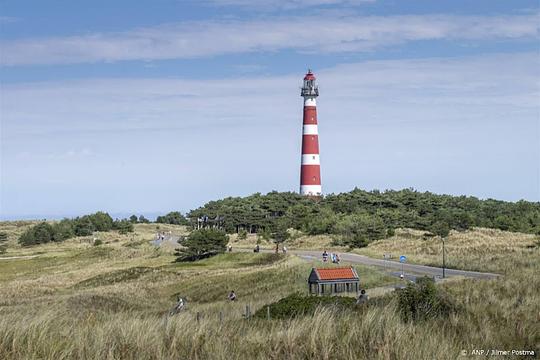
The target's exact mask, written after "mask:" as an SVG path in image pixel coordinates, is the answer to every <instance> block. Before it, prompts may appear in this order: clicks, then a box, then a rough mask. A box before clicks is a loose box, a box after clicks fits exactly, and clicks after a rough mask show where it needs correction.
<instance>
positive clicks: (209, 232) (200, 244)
mask: <svg viewBox="0 0 540 360" xmlns="http://www.w3.org/2000/svg"><path fill="white" fill-rule="evenodd" d="M228 242H229V236H228V235H227V234H226V233H225V232H224V231H221V230H217V229H200V230H194V231H192V232H191V234H189V236H187V237H186V238H185V239H184V241H183V242H182V245H183V246H184V248H182V249H178V250H177V251H176V254H175V255H176V256H177V259H176V261H195V260H199V259H203V258H207V257H210V256H213V255H217V254H219V253H223V252H225V250H226V247H227V243H228Z"/></svg>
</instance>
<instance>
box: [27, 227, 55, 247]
mask: <svg viewBox="0 0 540 360" xmlns="http://www.w3.org/2000/svg"><path fill="white" fill-rule="evenodd" d="M53 240H54V229H53V227H52V226H51V224H48V223H46V222H41V223H39V224H37V225H34V226H32V227H31V228H30V229H28V230H26V231H25V232H24V233H22V235H21V236H20V237H19V243H20V244H21V245H23V246H30V245H37V244H45V243H48V242H51V241H53Z"/></svg>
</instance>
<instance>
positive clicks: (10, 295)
mask: <svg viewBox="0 0 540 360" xmlns="http://www.w3.org/2000/svg"><path fill="white" fill-rule="evenodd" d="M141 225H142V224H141ZM0 231H1V227H0ZM155 231H156V228H155V225H154V224H150V225H146V224H144V226H140V225H137V226H136V232H135V233H134V234H130V235H119V234H117V233H114V232H111V233H107V234H101V235H100V236H102V239H103V241H104V244H103V245H101V246H92V245H90V244H89V243H88V242H86V241H85V240H84V239H73V240H70V241H68V242H66V243H61V244H45V245H40V246H36V247H32V248H20V247H18V245H17V244H13V243H11V246H12V248H10V249H9V251H10V252H11V253H12V254H16V253H17V252H18V251H19V252H22V253H23V254H25V255H38V256H37V257H35V258H27V259H11V260H0V359H310V358H316V359H456V358H458V357H459V354H460V352H461V350H467V351H470V350H472V349H477V348H484V349H485V348H493V349H505V348H509V349H529V350H536V351H538V349H539V344H540V335H539V334H540V328H539V326H538V324H539V323H540V295H539V293H538V291H537V289H538V288H540V280H539V277H538V276H537V275H538V273H540V255H539V251H538V249H537V248H529V247H527V246H529V241H530V240H531V239H529V238H528V237H527V238H520V240H518V241H516V242H515V243H511V244H512V245H511V246H510V248H505V247H504V246H503V243H504V241H505V239H507V238H506V236H508V235H506V234H494V235H493V238H495V240H494V241H495V242H496V243H499V242H500V245H498V246H499V249H500V250H498V251H497V252H495V251H494V252H493V254H494V255H492V256H494V257H495V259H493V260H490V261H491V262H492V263H493V264H494V265H491V266H492V268H493V269H494V270H495V269H506V272H505V273H506V276H504V277H503V278H501V279H497V280H465V281H456V282H451V283H446V284H444V285H442V288H444V290H445V291H447V292H448V293H449V294H450V295H451V296H452V297H453V298H454V299H455V300H456V302H457V303H458V304H459V306H460V309H461V310H460V312H458V313H456V314H455V315H452V316H451V317H450V318H448V319H445V320H444V321H441V320H437V319H433V320H428V321H424V322H421V323H404V322H403V321H402V320H401V319H400V318H399V315H398V314H397V311H396V306H397V305H396V302H395V301H393V300H392V299H389V302H388V304H387V305H384V306H369V307H367V308H366V309H365V311H362V312H360V313H359V312H355V313H347V312H342V311H341V312H338V311H335V310H334V309H333V308H331V307H330V308H328V307H321V308H319V309H318V310H316V312H315V314H314V315H313V316H305V317H299V318H295V319H283V320H278V319H273V320H270V321H268V320H266V319H250V320H246V319H244V317H243V312H244V309H245V305H246V304H249V305H250V306H251V309H252V312H255V311H256V310H257V309H260V308H263V307H264V306H265V305H266V304H270V303H273V302H275V301H278V300H279V299H281V298H283V297H285V296H287V295H289V294H291V293H293V292H304V293H305V292H306V289H307V286H306V279H307V275H308V273H309V270H310V268H311V266H313V264H312V263H309V262H305V261H304V260H302V259H300V258H297V257H295V256H291V255H287V256H284V255H281V254H280V255H275V254H267V253H260V254H254V253H235V252H233V253H230V254H229V253H227V254H222V255H219V256H216V257H213V258H209V259H205V260H202V261H199V262H194V263H175V262H174V256H173V255H172V252H171V251H170V249H157V248H155V247H153V246H152V245H151V244H150V243H149V241H150V240H151V239H152V237H153V235H154V233H155ZM167 231H168V230H167ZM171 231H173V232H175V231H177V232H182V231H185V229H182V228H179V227H178V228H176V227H174V226H172V227H171ZM483 231H484V230H480V233H478V232H472V233H470V234H467V235H466V236H468V237H469V238H468V241H466V240H463V239H460V240H459V241H462V243H461V244H462V245H461V246H467V247H468V248H467V251H465V253H464V254H463V255H462V256H463V257H466V256H468V255H467V254H473V255H471V256H473V257H472V258H474V256H476V255H474V254H475V252H478V253H482V251H486V250H485V249H484V248H485V244H484V241H485V240H486V239H489V237H490V236H492V235H490V233H488V232H483ZM475 234H476V235H478V237H476V235H475ZM457 235H460V234H457ZM398 236H401V237H402V236H403V235H402V234H399V235H398ZM452 236H456V234H452ZM483 236H484V237H485V238H484V237H483ZM516 236H517V235H516ZM519 236H521V235H519ZM394 240H396V241H397V238H396V239H390V240H386V241H389V242H390V244H374V247H373V248H372V249H369V248H368V249H369V250H370V251H371V250H372V251H373V254H376V253H377V252H378V251H380V250H382V249H383V248H384V250H382V251H387V248H386V247H387V246H388V247H390V246H395V245H391V244H392V241H394ZM412 240H414V243H413V242H411V244H410V245H409V246H410V249H411V254H408V255H409V256H412V255H414V254H416V255H417V260H418V261H431V259H432V258H433V259H435V257H436V254H433V255H431V254H430V253H429V251H428V250H426V249H429V247H423V246H422V243H419V242H420V241H425V240H422V238H421V236H420V237H419V238H415V239H411V241H412ZM454 240H455V241H457V240H458V239H454ZM507 240H508V239H507ZM428 241H431V240H428ZM531 241H532V240H531ZM400 246H401V245H400ZM413 246H417V247H418V250H416V252H415V253H413V251H412V249H413ZM434 246H435V245H434ZM522 248H523V249H522ZM390 249H395V247H393V248H392V247H390ZM512 249H513V250H512ZM522 250H523V251H524V252H522ZM392 251H394V250H392ZM457 251H459V250H458V249H456V250H452V251H451V252H450V253H449V254H453V255H452V256H456V252H457ZM505 252H506V253H507V256H506V257H503V256H501V254H503V253H505ZM523 254H527V255H528V256H527V260H526V261H525V260H523ZM467 259H471V258H467ZM486 261H487V260H486ZM481 264H483V263H481ZM510 264H514V266H513V267H512V266H510ZM319 265H320V264H319ZM358 272H359V274H360V277H361V281H362V284H363V286H365V287H367V288H368V289H371V288H375V287H377V286H380V285H384V284H388V283H389V282H391V281H392V280H391V279H388V278H387V277H386V276H385V275H383V274H381V273H379V272H378V271H376V270H372V269H370V268H365V267H358ZM230 290H235V292H236V293H237V294H238V301H237V302H234V303H230V302H228V301H227V299H226V296H227V293H228V291H230ZM368 293H369V290H368ZM178 295H180V296H183V297H186V298H187V299H188V305H187V310H186V311H185V312H183V313H180V314H179V315H176V316H174V317H167V316H166V314H167V312H168V310H169V309H170V308H171V307H172V305H173V304H174V301H175V299H176V296H178ZM197 313H199V319H198V320H197Z"/></svg>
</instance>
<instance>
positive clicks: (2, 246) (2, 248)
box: [0, 245, 7, 254]
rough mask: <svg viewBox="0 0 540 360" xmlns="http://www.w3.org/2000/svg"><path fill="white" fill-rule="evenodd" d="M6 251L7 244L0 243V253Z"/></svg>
mask: <svg viewBox="0 0 540 360" xmlns="http://www.w3.org/2000/svg"><path fill="white" fill-rule="evenodd" d="M6 251H7V246H6V245H0V254H5V253H6Z"/></svg>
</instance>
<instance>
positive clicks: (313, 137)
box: [300, 71, 322, 196]
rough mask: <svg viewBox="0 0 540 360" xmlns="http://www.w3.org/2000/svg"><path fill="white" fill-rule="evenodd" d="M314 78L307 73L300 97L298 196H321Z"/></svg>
mask: <svg viewBox="0 0 540 360" xmlns="http://www.w3.org/2000/svg"><path fill="white" fill-rule="evenodd" d="M315 80H316V79H315V76H314V75H313V74H312V73H311V71H308V73H307V74H306V76H305V77H304V86H303V87H302V93H301V95H302V97H303V98H304V114H303V115H304V117H303V127H302V162H301V166H300V194H302V195H306V196H321V195H322V188H321V166H320V157H319V129H318V125H317V104H316V100H315V99H316V98H317V96H318V95H319V89H318V87H317V84H316V83H315Z"/></svg>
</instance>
